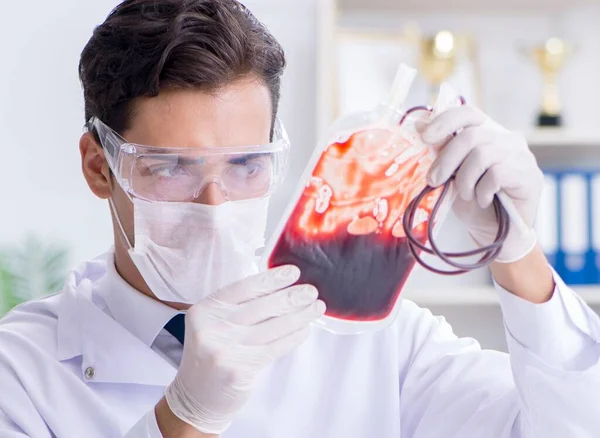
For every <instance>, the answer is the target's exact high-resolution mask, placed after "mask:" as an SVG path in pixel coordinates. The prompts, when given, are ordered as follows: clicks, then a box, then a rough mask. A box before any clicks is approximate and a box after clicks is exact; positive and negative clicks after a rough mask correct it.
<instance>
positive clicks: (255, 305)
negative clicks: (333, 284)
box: [230, 284, 319, 326]
mask: <svg viewBox="0 0 600 438" xmlns="http://www.w3.org/2000/svg"><path fill="white" fill-rule="evenodd" d="M318 296H319V292H318V291H317V288H316V287H314V286H312V285H309V284H301V285H296V286H292V287H289V288H286V289H282V290H279V291H277V292H275V293H272V294H270V295H266V296H263V297H259V298H256V299H254V300H252V301H248V302H246V303H244V304H241V305H238V306H237V309H236V311H235V312H234V313H233V314H232V315H231V316H230V321H231V322H232V323H234V324H238V325H244V326H249V325H255V324H258V323H260V322H263V321H266V320H268V319H271V318H274V317H277V316H281V315H285V314H286V313H290V312H293V311H297V310H299V309H301V308H304V307H306V306H308V305H310V304H312V303H314V302H315V301H316V300H317V298H318Z"/></svg>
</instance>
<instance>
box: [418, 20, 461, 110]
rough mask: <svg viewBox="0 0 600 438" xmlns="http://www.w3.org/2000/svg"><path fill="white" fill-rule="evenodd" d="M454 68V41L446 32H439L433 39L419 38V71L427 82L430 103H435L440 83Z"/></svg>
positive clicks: (451, 35) (450, 34)
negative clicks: (429, 88)
mask: <svg viewBox="0 0 600 438" xmlns="http://www.w3.org/2000/svg"><path fill="white" fill-rule="evenodd" d="M455 66H456V39H455V37H454V35H453V34H452V33H450V32H448V31H445V30H443V31H440V32H438V33H437V34H435V35H434V36H433V37H427V38H421V40H420V50H419V70H420V71H421V74H422V75H423V76H424V77H425V79H426V80H427V81H428V82H429V84H430V87H431V90H430V94H431V102H432V104H433V102H435V99H436V97H437V92H438V90H439V87H440V85H441V84H442V82H444V81H445V80H447V79H448V78H449V77H450V76H451V75H452V73H454V68H455Z"/></svg>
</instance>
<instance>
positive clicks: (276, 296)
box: [165, 266, 325, 435]
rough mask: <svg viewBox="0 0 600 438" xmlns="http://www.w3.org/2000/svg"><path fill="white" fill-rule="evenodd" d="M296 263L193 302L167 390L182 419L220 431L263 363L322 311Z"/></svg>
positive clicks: (302, 335) (289, 346)
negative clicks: (178, 360)
mask: <svg viewBox="0 0 600 438" xmlns="http://www.w3.org/2000/svg"><path fill="white" fill-rule="evenodd" d="M299 277H300V270H299V269H298V268H296V267H295V266H283V267H280V268H275V269H271V270H269V271H267V272H264V273H260V274H258V275H255V276H252V277H249V278H247V279H245V280H242V281H240V282H237V283H235V284H233V285H231V286H228V287H226V288H224V289H222V290H220V291H219V292H217V293H215V294H214V295H212V296H209V297H208V298H206V299H204V300H203V301H202V302H200V303H199V304H196V305H195V306H193V307H191V308H190V309H189V310H188V311H187V314H186V317H185V323H186V324H185V345H184V348H183V358H182V360H181V365H180V367H179V371H178V372H177V375H176V377H175V379H174V381H173V382H172V383H171V385H169V387H168V388H167V391H166V394H165V398H166V400H167V403H168V405H169V407H170V408H171V411H173V413H174V414H175V415H176V416H177V417H178V418H180V419H181V420H182V421H184V422H186V423H188V424H190V425H191V426H193V427H195V428H196V429H197V430H199V431H200V432H202V433H205V434H216V435H219V434H222V433H223V432H224V431H225V430H226V429H227V428H228V427H229V425H230V424H231V422H232V420H233V419H234V417H235V415H236V414H237V412H238V411H239V410H240V408H242V406H243V405H244V404H245V402H246V401H247V399H248V398H249V396H250V393H251V390H252V387H253V384H254V381H255V380H256V378H257V377H258V374H259V373H260V371H261V370H263V369H264V368H266V367H267V366H268V365H269V364H270V363H272V362H273V361H274V360H276V359H277V358H279V357H281V356H282V355H284V354H286V353H288V352H289V351H291V350H293V349H294V348H295V347H297V346H298V345H300V344H301V343H302V342H303V341H304V340H305V339H306V338H307V336H308V332H309V325H310V324H311V323H312V322H313V321H314V320H316V319H317V318H319V317H320V316H322V315H323V313H324V312H325V303H323V302H322V301H320V300H317V295H318V293H317V290H316V289H315V288H314V287H313V286H308V285H296V286H292V287H289V286H290V285H292V284H293V283H295V282H296V281H297V280H298V278H299Z"/></svg>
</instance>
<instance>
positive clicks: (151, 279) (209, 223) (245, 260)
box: [111, 197, 269, 304]
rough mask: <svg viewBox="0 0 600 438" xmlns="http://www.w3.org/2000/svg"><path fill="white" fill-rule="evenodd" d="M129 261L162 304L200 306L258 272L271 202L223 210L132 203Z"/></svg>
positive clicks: (223, 206)
mask: <svg viewBox="0 0 600 438" xmlns="http://www.w3.org/2000/svg"><path fill="white" fill-rule="evenodd" d="M132 202H133V207H134V209H133V217H134V233H135V242H134V246H133V247H132V246H131V243H130V242H129V240H128V239H127V236H126V234H125V232H124V230H123V227H122V225H121V221H120V220H119V217H118V214H116V209H115V208H114V204H113V203H112V200H111V206H112V209H113V212H115V217H116V219H117V223H118V224H119V226H120V227H121V232H122V233H123V235H124V236H125V239H126V240H127V243H128V244H129V255H130V257H131V260H132V261H133V263H134V264H135V266H136V267H137V269H138V270H139V271H140V274H141V275H142V277H143V278H144V280H145V281H146V283H147V284H148V287H150V289H151V290H152V292H153V293H154V295H156V297H157V298H158V299H160V300H162V301H170V302H176V303H185V304H196V303H197V302H199V301H200V300H202V299H203V298H205V297H206V296H208V295H210V294H212V293H214V292H216V291H217V290H218V289H220V288H221V287H223V286H226V285H227V284H230V283H233V282H235V281H238V280H241V279H243V278H245V277H247V276H249V275H252V274H254V273H256V272H258V268H257V264H256V251H257V250H258V249H260V248H262V247H263V246H264V235H265V229H266V224H267V211H268V206H269V198H266V197H265V198H261V199H253V200H249V201H228V202H225V203H224V204H221V205H216V206H213V205H203V204H195V203H188V202H185V203H179V202H148V201H144V200H141V199H138V198H133V199H132Z"/></svg>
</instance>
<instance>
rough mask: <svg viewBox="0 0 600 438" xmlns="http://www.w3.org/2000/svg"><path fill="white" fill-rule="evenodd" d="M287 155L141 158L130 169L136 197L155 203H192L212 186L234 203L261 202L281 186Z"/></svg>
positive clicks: (187, 155)
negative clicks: (260, 200) (216, 187)
mask: <svg viewBox="0 0 600 438" xmlns="http://www.w3.org/2000/svg"><path fill="white" fill-rule="evenodd" d="M285 153H286V151H283V150H281V151H279V150H278V151H270V152H264V153H251V154H219V155H217V154H212V155H193V154H186V155H183V154H166V153H159V154H140V155H137V156H136V157H135V158H134V159H133V161H132V162H131V163H130V165H129V168H130V181H131V184H130V186H131V188H132V191H133V192H134V193H133V194H134V195H135V196H138V197H141V198H143V199H147V200H151V201H164V202H190V201H193V200H194V199H196V198H198V196H199V195H200V194H201V193H202V190H203V189H204V187H205V186H206V184H208V183H211V182H217V183H219V184H220V186H221V188H222V190H223V192H224V194H225V196H226V197H227V198H228V199H230V200H244V199H251V198H257V197H261V196H264V195H266V194H269V193H270V192H271V191H272V190H273V188H274V187H275V186H276V185H277V184H278V182H279V180H280V179H281V177H282V175H281V173H282V172H283V171H284V170H285V169H284V166H283V163H284V162H285V158H284V157H283V156H282V154H285Z"/></svg>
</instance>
